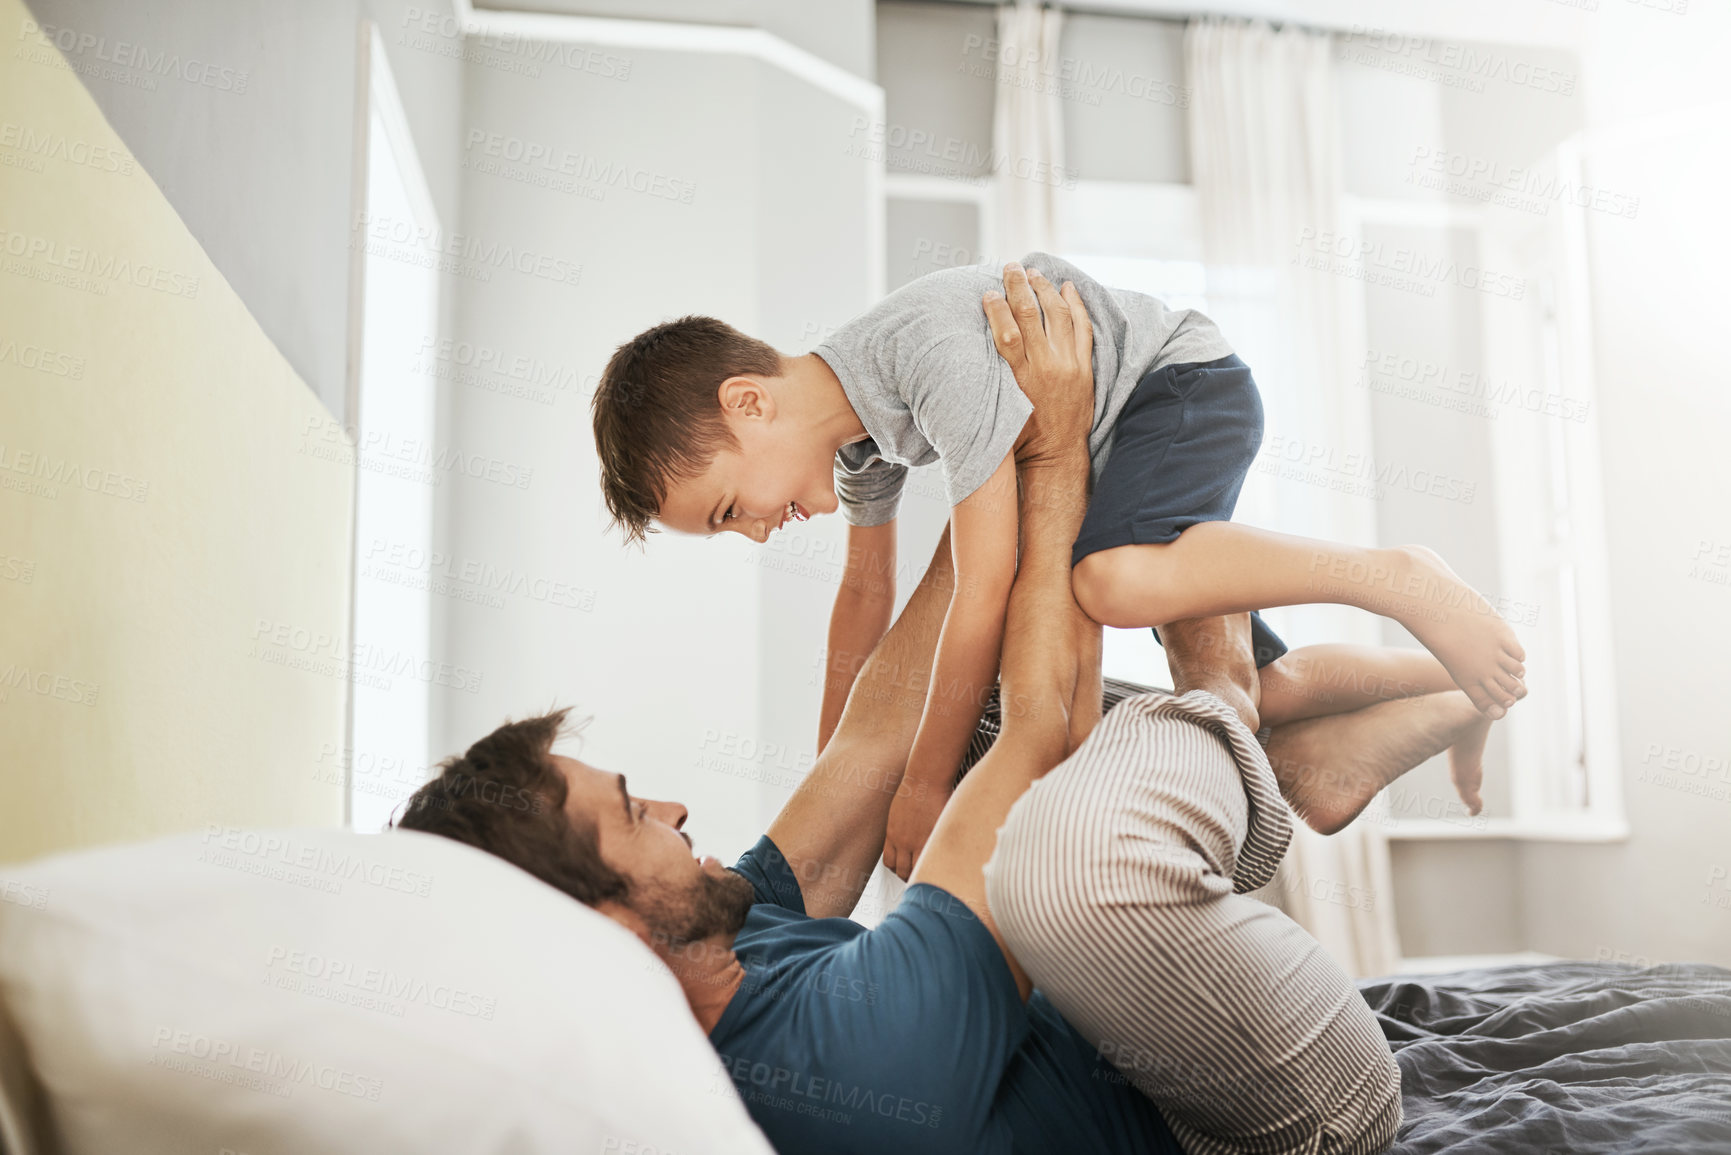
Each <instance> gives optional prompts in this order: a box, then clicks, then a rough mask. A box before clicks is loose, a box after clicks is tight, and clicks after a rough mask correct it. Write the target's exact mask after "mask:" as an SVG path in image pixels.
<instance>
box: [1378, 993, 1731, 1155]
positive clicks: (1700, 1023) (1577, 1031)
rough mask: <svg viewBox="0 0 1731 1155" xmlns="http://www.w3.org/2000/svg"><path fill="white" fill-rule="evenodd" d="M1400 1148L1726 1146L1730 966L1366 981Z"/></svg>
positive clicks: (1729, 1136) (1730, 1149) (1420, 1151)
mask: <svg viewBox="0 0 1731 1155" xmlns="http://www.w3.org/2000/svg"><path fill="white" fill-rule="evenodd" d="M1359 989H1360V990H1361V991H1362V992H1363V993H1364V997H1365V999H1366V1001H1367V1002H1369V1004H1370V1006H1371V1009H1372V1010H1374V1011H1375V1012H1376V1013H1377V1018H1378V1020H1379V1021H1380V1022H1381V1024H1382V1029H1383V1033H1384V1035H1386V1036H1387V1038H1388V1041H1389V1046H1390V1047H1391V1048H1392V1049H1393V1050H1394V1052H1395V1058H1396V1060H1397V1061H1398V1062H1399V1063H1400V1070H1401V1083H1402V1096H1403V1099H1404V1106H1405V1111H1406V1117H1405V1119H1404V1121H1403V1122H1402V1124H1401V1129H1400V1135H1399V1138H1398V1139H1397V1141H1396V1142H1395V1145H1394V1148H1393V1151H1394V1152H1395V1153H1396V1155H1433V1153H1437V1152H1447V1153H1448V1155H1488V1153H1491V1152H1496V1153H1498V1155H1504V1153H1515V1152H1519V1153H1521V1155H1527V1153H1534V1155H1537V1153H1549V1152H1569V1153H1571V1155H1593V1153H1598V1152H1605V1153H1607V1155H1608V1153H1611V1152H1617V1153H1618V1155H1622V1153H1625V1152H1632V1151H1634V1152H1724V1153H1728V1155H1731V970H1724V969H1721V968H1719V967H1712V966H1705V965H1698V964H1681V963H1678V964H1669V965H1665V966H1656V967H1648V968H1645V969H1637V968H1633V967H1627V966H1621V965H1617V964H1613V963H1590V962H1564V963H1549V964H1544V965H1535V966H1526V965H1523V966H1507V967H1492V968H1486V969H1483V970H1471V971H1457V972H1455V973H1452V974H1441V975H1415V976H1402V977H1398V978H1388V979H1373V980H1368V981H1364V982H1360V983H1359Z"/></svg>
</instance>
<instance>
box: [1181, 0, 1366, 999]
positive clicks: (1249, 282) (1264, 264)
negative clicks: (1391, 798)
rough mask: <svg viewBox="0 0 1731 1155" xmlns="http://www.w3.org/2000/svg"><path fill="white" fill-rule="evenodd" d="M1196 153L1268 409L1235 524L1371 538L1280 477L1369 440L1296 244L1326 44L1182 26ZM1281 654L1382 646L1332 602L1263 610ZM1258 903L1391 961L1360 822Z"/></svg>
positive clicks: (1349, 318) (1219, 279)
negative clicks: (1293, 455) (1304, 456)
mask: <svg viewBox="0 0 1731 1155" xmlns="http://www.w3.org/2000/svg"><path fill="white" fill-rule="evenodd" d="M1184 58H1185V67H1186V71H1187V73H1188V82H1189V85H1190V88H1191V93H1192V96H1191V103H1190V154H1191V169H1192V173H1193V180H1194V183H1195V186H1196V193H1197V200H1198V202H1199V207H1200V210H1201V217H1202V241H1203V257H1204V265H1205V268H1206V281H1207V288H1206V294H1207V300H1208V305H1209V308H1208V314H1209V316H1210V317H1212V318H1213V320H1214V321H1215V322H1216V323H1217V324H1218V325H1219V326H1220V329H1221V332H1223V333H1224V334H1225V335H1226V339H1227V341H1229V342H1230V343H1231V344H1232V346H1233V348H1234V349H1235V350H1236V351H1237V352H1238V353H1239V355H1240V356H1242V357H1243V358H1244V360H1245V361H1246V362H1247V363H1248V364H1249V365H1250V367H1251V368H1252V370H1253V371H1254V372H1255V374H1256V380H1257V383H1258V385H1259V386H1260V388H1261V391H1262V399H1263V406H1264V410H1265V412H1266V414H1267V424H1266V432H1265V435H1264V440H1263V451H1262V455H1261V456H1260V457H1259V458H1258V460H1257V464H1256V466H1255V467H1253V469H1252V471H1251V475H1250V477H1249V479H1248V480H1247V481H1246V483H1245V487H1244V494H1243V497H1242V499H1241V500H1240V502H1239V507H1238V513H1237V520H1240V521H1244V522H1248V523H1251V524H1255V525H1261V526H1265V527H1267V528H1270V529H1275V530H1279V531H1281V532H1284V533H1296V534H1303V535H1306V536H1310V537H1319V538H1327V539H1332V540H1339V541H1349V542H1355V543H1359V544H1366V545H1369V544H1374V543H1375V540H1376V521H1375V514H1374V511H1373V509H1372V508H1371V507H1370V506H1369V505H1368V504H1367V503H1365V502H1364V501H1363V500H1361V499H1358V498H1354V497H1349V496H1346V495H1344V494H1341V493H1338V492H1336V491H1334V490H1331V489H1330V488H1328V487H1326V486H1323V485H1315V484H1307V483H1305V482H1304V481H1303V480H1302V479H1299V480H1286V481H1282V480H1280V478H1279V477H1278V475H1277V474H1276V473H1271V472H1269V470H1271V469H1272V470H1278V469H1279V466H1280V462H1281V460H1282V458H1283V457H1284V456H1285V455H1286V451H1289V450H1290V449H1292V448H1293V447H1295V446H1296V447H1299V450H1300V452H1301V453H1302V452H1306V451H1310V450H1321V451H1324V452H1334V453H1347V452H1353V451H1356V450H1363V449H1368V448H1369V447H1370V444H1371V432H1370V411H1369V406H1368V403H1367V399H1366V398H1365V396H1364V395H1363V394H1361V393H1359V392H1357V391H1354V390H1350V389H1348V388H1346V383H1347V379H1348V376H1349V371H1350V369H1351V367H1352V366H1353V365H1354V364H1355V362H1356V361H1358V360H1361V359H1362V357H1361V356H1355V353H1360V352H1361V351H1362V347H1363V338H1362V331H1363V316H1364V314H1363V307H1362V304H1361V303H1360V299H1359V296H1358V293H1357V289H1356V286H1354V285H1353V283H1352V282H1350V281H1347V280H1346V279H1344V278H1341V277H1338V276H1334V275H1332V274H1330V273H1327V272H1322V271H1316V270H1312V269H1310V268H1307V267H1304V266H1303V265H1301V264H1300V263H1299V262H1298V261H1297V259H1296V258H1297V256H1298V255H1299V246H1300V244H1301V242H1302V240H1303V239H1304V238H1306V237H1311V236H1315V235H1317V234H1319V233H1324V232H1333V231H1337V230H1338V227H1339V220H1340V212H1341V176H1340V161H1339V141H1338V135H1339V133H1338V113H1337V109H1336V103H1335V95H1334V72H1333V58H1332V52H1331V45H1330V41H1329V37H1328V36H1327V35H1326V34H1315V33H1311V32H1308V31H1305V30H1303V29H1300V28H1293V27H1288V28H1284V29H1282V30H1280V31H1278V32H1277V31H1275V30H1274V29H1273V28H1271V27H1270V26H1269V25H1268V24H1267V23H1265V22H1262V21H1256V22H1251V23H1245V22H1236V21H1219V20H1213V19H1209V20H1200V21H1194V22H1192V23H1191V24H1190V25H1189V27H1188V28H1187V29H1186V31H1185V37H1184ZM1267 616H1268V618H1269V619H1270V623H1271V624H1272V625H1274V627H1275V628H1276V629H1277V630H1279V631H1280V632H1281V633H1282V635H1283V636H1284V637H1285V638H1286V640H1287V642H1288V644H1289V645H1292V646H1293V647H1294V648H1296V647H1297V646H1299V645H1304V644H1308V643H1317V642H1355V643H1360V644H1370V645H1375V644H1377V643H1378V642H1379V641H1380V638H1379V632H1378V626H1377V623H1376V620H1375V619H1374V618H1373V617H1372V616H1371V615H1369V614H1366V613H1363V612H1361V611H1358V610H1354V609H1349V608H1345V607H1339V606H1301V607H1292V608H1290V609H1286V610H1276V611H1271V612H1270V613H1268V615H1267ZM1262 897H1264V898H1266V899H1268V900H1269V901H1271V902H1273V903H1274V904H1275V905H1277V906H1279V907H1280V908H1281V909H1282V910H1285V911H1286V913H1287V914H1289V915H1290V916H1291V917H1292V918H1293V919H1294V920H1295V921H1296V922H1298V923H1299V924H1300V925H1301V926H1303V927H1304V928H1305V929H1306V930H1308V931H1309V932H1310V933H1311V934H1313V935H1314V936H1316V938H1317V939H1318V940H1319V941H1320V942H1321V943H1322V944H1323V946H1324V947H1326V948H1327V949H1328V951H1329V953H1331V954H1332V955H1334V956H1335V958H1336V959H1337V960H1338V961H1339V962H1340V963H1341V965H1342V966H1344V967H1345V968H1346V969H1347V970H1348V972H1350V973H1352V974H1355V975H1369V974H1381V973H1385V972H1387V971H1389V970H1392V969H1393V968H1394V966H1395V964H1396V963H1397V962H1398V960H1399V955H1400V950H1399V944H1398V942H1397V940H1396V937H1395V930H1394V915H1393V910H1392V907H1391V903H1392V897H1393V896H1392V893H1391V884H1390V875H1389V869H1388V849H1387V843H1386V840H1385V838H1384V837H1383V835H1382V833H1381V831H1380V830H1378V829H1377V828H1376V826H1375V825H1374V824H1373V823H1370V822H1365V821H1360V822H1358V823H1356V824H1354V825H1353V826H1351V827H1349V828H1348V829H1347V830H1345V831H1343V832H1342V833H1341V834H1338V835H1336V836H1334V837H1332V838H1323V837H1321V836H1319V835H1316V834H1314V833H1313V832H1312V831H1310V830H1309V829H1308V828H1307V827H1304V826H1303V825H1302V824H1300V825H1299V826H1298V830H1297V833H1296V834H1295V835H1294V838H1293V843H1292V849H1291V851H1290V852H1289V853H1288V855H1287V858H1286V861H1285V862H1284V863H1282V865H1281V869H1280V874H1279V875H1278V876H1277V877H1276V879H1275V882H1274V883H1273V884H1272V885H1271V886H1270V887H1269V888H1268V889H1267V890H1266V891H1265V892H1263V895H1262Z"/></svg>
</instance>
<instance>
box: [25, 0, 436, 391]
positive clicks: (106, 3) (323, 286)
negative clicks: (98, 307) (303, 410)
mask: <svg viewBox="0 0 1731 1155" xmlns="http://www.w3.org/2000/svg"><path fill="white" fill-rule="evenodd" d="M451 11H452V9H451V4H450V0H414V3H409V2H408V0H186V2H177V3H173V4H148V5H146V4H138V3H133V2H131V0H31V3H30V12H31V15H32V16H33V17H34V18H35V20H36V21H38V22H39V23H41V24H43V25H48V26H51V27H53V28H56V29H64V30H68V31H70V32H72V33H74V34H76V36H79V37H89V38H90V40H89V42H88V43H86V44H85V46H84V47H82V48H80V49H77V50H75V51H74V52H72V53H70V54H69V55H70V58H71V60H72V61H73V62H74V64H75V65H77V66H78V67H79V68H80V74H79V78H80V80H81V81H82V83H83V84H84V85H85V87H86V88H87V89H88V90H89V91H90V93H91V94H92V96H94V97H95V99H96V102H97V104H98V106H99V107H101V109H102V111H103V114H104V115H105V116H106V117H107V118H108V120H109V123H111V124H112V125H113V126H114V128H115V130H116V131H117V132H118V133H119V134H120V138H121V139H122V140H124V141H125V142H126V144H127V146H128V147H129V148H130V149H131V150H132V152H133V154H134V155H135V156H137V158H138V160H139V163H140V164H141V165H143V167H144V169H145V171H146V172H148V173H150V175H151V177H152V179H154V180H155V181H156V183H157V185H158V186H159V187H160V188H161V189H162V191H163V193H164V194H165V195H166V196H167V197H168V200H169V203H170V204H172V205H173V206H174V208H175V211H176V212H177V213H179V214H180V216H181V219H182V220H184V221H185V222H186V224H187V227H188V228H189V229H190V230H191V231H192V235H193V236H194V237H196V238H197V239H198V242H199V244H200V245H202V246H203V247H204V250H205V252H207V253H209V254H210V258H211V260H212V261H213V262H215V264H216V267H217V268H218V269H220V270H222V273H223V276H224V277H226V278H227V279H228V281H229V283H230V284H232V285H233V286H234V288H235V291H236V292H237V293H239V294H240V297H241V299H242V300H243V301H245V302H246V305H247V308H248V310H249V311H250V312H251V313H252V314H253V316H255V317H257V318H258V320H259V324H260V325H261V326H262V327H263V328H264V331H265V333H266V334H267V335H268V336H269V337H270V339H271V340H272V341H273V342H275V344H276V346H277V348H279V349H281V350H282V352H283V355H284V356H285V357H287V358H288V361H289V364H290V365H292V366H293V367H294V369H295V371H296V373H298V374H299V375H300V377H301V379H302V380H304V381H306V382H307V384H308V385H310V386H311V387H312V389H313V391H314V392H315V393H317V394H318V396H319V398H320V400H322V401H323V402H324V404H325V408H326V409H327V410H328V411H329V412H331V413H332V414H333V415H335V416H336V417H338V418H339V419H341V418H342V417H343V415H344V412H345V407H344V388H345V365H346V359H347V357H348V328H347V326H348V283H349V281H348V278H349V238H350V224H351V222H350V220H349V212H350V203H349V201H350V172H351V168H352V148H353V130H354V110H355V83H354V77H355V46H356V44H357V43H358V39H357V36H356V25H357V23H358V22H359V21H360V20H361V19H362V18H363V17H370V18H371V19H373V20H375V21H377V22H378V24H379V27H380V31H381V33H382V34H383V38H384V41H385V51H386V54H387V55H388V56H389V57H390V60H391V70H392V72H393V73H394V74H395V76H396V78H397V82H398V84H399V86H400V88H401V90H402V98H403V105H404V108H405V110H406V111H407V113H408V117H409V124H410V128H411V130H412V131H413V133H414V137H415V144H416V147H417V149H418V150H419V151H420V153H421V164H422V167H423V169H424V170H425V171H426V173H427V180H428V184H429V185H430V186H431V189H432V193H433V199H434V202H435V204H436V206H437V208H438V211H439V216H440V219H442V220H447V221H454V220H456V219H457V203H456V193H457V168H456V150H457V148H458V146H459V144H460V141H459V140H458V139H457V137H456V134H455V131H454V126H455V124H456V123H457V121H458V119H459V116H460V107H461V106H460V100H461V79H462V73H461V69H460V67H459V65H458V64H457V62H456V60H455V59H454V56H455V54H456V52H457V51H459V50H460V46H461V40H460V39H458V38H455V37H453V36H451V35H442V34H436V33H435V34H427V33H425V32H423V31H417V29H419V28H421V27H422V26H423V25H424V23H425V21H426V20H427V19H429V18H430V19H431V21H432V22H433V25H434V26H435V27H438V19H439V18H440V17H441V16H444V17H447V18H448V17H449V14H450V12H451ZM412 12H413V13H425V14H426V17H419V16H417V17H416V18H415V19H414V20H411V19H410V14H411V13H412ZM14 33H15V29H11V28H8V29H5V30H3V31H0V36H3V37H4V40H5V42H6V44H7V46H8V47H7V51H8V52H10V51H12V50H13V48H14V47H16V46H17V44H18V43H19V40H18V39H17V38H16V37H15V35H14ZM98 41H100V43H98ZM74 43H75V44H76V43H79V42H78V41H76V40H75V41H74ZM123 45H131V46H133V48H134V49H142V50H143V51H144V52H145V53H146V54H147V56H148V57H151V58H160V57H162V56H164V55H175V54H178V57H179V58H180V59H182V60H184V61H190V60H197V61H199V62H200V63H201V64H205V65H209V66H210V68H211V69H212V70H213V71H212V72H210V74H209V76H208V78H207V77H206V76H204V75H203V74H198V75H197V78H196V82H191V81H188V80H187V79H186V77H185V75H176V74H174V73H172V72H170V73H168V74H167V75H163V74H162V73H161V71H160V70H159V69H157V70H153V69H150V68H147V67H139V66H137V65H136V64H132V65H130V66H129V65H128V64H127V63H126V62H125V61H120V62H118V63H117V60H118V57H117V56H116V53H117V52H127V51H128V50H127V49H126V48H124V47H121V46H123ZM136 59H137V58H136V57H134V56H130V55H129V56H128V57H127V60H131V61H136ZM207 79H208V83H207V82H206V80H207Z"/></svg>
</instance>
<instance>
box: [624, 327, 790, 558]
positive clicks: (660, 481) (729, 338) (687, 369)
mask: <svg viewBox="0 0 1731 1155" xmlns="http://www.w3.org/2000/svg"><path fill="white" fill-rule="evenodd" d="M742 374H751V375H753V376H757V377H779V376H781V354H780V353H777V352H776V351H775V349H774V348H773V347H771V346H769V345H767V344H765V343H764V342H762V341H759V340H757V339H756V338H755V337H748V336H746V335H745V334H744V333H741V332H740V331H739V330H738V329H735V328H734V327H733V326H732V325H729V324H727V323H726V322H724V321H717V320H716V319H715V318H714V317H696V316H693V317H681V318H679V320H677V321H668V322H666V323H665V324H661V325H657V326H655V327H654V328H653V329H645V330H644V331H643V332H641V333H639V334H637V336H635V337H633V338H631V340H629V341H627V342H625V344H623V345H621V346H619V348H618V350H617V351H615V352H614V354H613V358H612V360H610V361H608V362H607V368H606V369H605V370H604V371H603V372H602V374H601V383H600V384H599V385H597V386H596V387H595V399H594V401H593V402H592V403H591V409H592V411H593V413H594V417H595V451H596V453H597V455H598V456H599V457H600V458H601V496H602V497H603V499H605V500H606V502H607V512H608V513H610V514H612V516H613V524H614V525H616V526H619V527H621V528H623V529H624V531H625V540H626V541H627V542H640V541H643V540H644V538H645V537H646V536H647V535H648V534H650V533H653V532H654V527H653V525H651V522H652V521H653V520H654V518H655V517H656V516H657V515H658V514H659V513H660V512H661V503H662V502H664V501H666V500H667V489H668V486H669V485H670V484H672V483H673V482H675V481H683V480H685V479H687V478H691V477H696V476H697V475H698V474H699V473H702V472H703V471H704V470H705V469H707V468H708V467H709V463H710V462H712V461H714V460H715V454H716V451H717V450H719V449H721V448H722V447H724V446H725V447H726V448H728V449H735V450H736V449H738V448H739V442H738V441H737V440H735V438H734V436H733V434H732V433H731V432H730V431H729V430H728V428H727V425H726V423H725V422H724V421H723V420H722V415H721V404H720V402H719V401H718V400H717V398H716V392H717V391H718V390H719V389H720V388H721V383H722V382H723V381H725V380H727V379H728V378H729V377H738V376H740V375H742Z"/></svg>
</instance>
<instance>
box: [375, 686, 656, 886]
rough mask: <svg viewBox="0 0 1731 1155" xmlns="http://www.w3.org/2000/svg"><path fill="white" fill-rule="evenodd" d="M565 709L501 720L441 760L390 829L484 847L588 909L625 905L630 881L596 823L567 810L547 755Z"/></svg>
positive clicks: (560, 777)
mask: <svg viewBox="0 0 1731 1155" xmlns="http://www.w3.org/2000/svg"><path fill="white" fill-rule="evenodd" d="M569 712H570V711H569V709H564V710H554V711H553V712H551V713H548V714H542V715H540V716H539V717H535V718H525V719H523V720H522V721H520V722H507V723H505V724H504V725H503V726H500V727H499V728H498V729H497V730H494V731H493V732H492V733H491V734H488V735H487V736H486V737H485V738H482V739H481V740H480V741H479V742H476V743H475V744H474V745H473V746H470V747H469V749H468V750H467V751H466V752H465V753H464V754H463V756H462V757H460V758H447V759H445V761H443V762H441V763H439V776H438V777H437V778H434V779H433V780H432V781H430V782H428V783H426V784H425V785H423V786H422V787H421V788H420V789H419V790H416V791H415V793H414V794H413V795H411V796H410V798H409V800H408V802H407V803H405V804H404V810H403V815H402V817H401V818H399V819H397V820H396V822H395V823H393V825H395V826H396V827H397V828H398V829H401V830H421V831H425V832H426V833H428V834H439V835H443V836H444V837H446V838H449V839H451V840H452V841H455V842H462V843H465V844H467V845H469V846H473V847H476V848H478V849H480V850H485V851H486V852H487V853H489V854H493V855H496V856H498V857H499V858H503V859H504V860H505V861H506V862H509V863H511V864H512V865H513V866H517V867H520V868H521V869H523V870H526V871H528V872H529V873H530V874H532V875H534V876H535V877H536V878H539V879H540V880H541V881H542V882H545V883H546V884H547V885H549V886H553V887H557V888H558V889H559V890H562V891H564V892H565V893H566V894H568V895H570V896H571V897H572V898H574V899H576V900H577V901H578V902H581V903H583V904H585V905H587V906H597V905H599V904H600V903H603V902H621V903H623V902H624V901H625V900H626V898H627V896H628V894H629V891H630V886H629V883H628V880H627V879H626V877H625V876H624V875H622V874H620V873H619V872H618V871H616V870H614V869H613V868H612V867H610V866H608V865H607V863H606V862H605V861H604V860H603V859H602V857H601V844H600V838H599V835H598V834H597V832H596V829H595V827H594V825H593V824H592V823H583V822H575V821H573V820H572V819H571V817H570V816H569V815H567V814H566V813H565V799H566V797H567V795H568V794H569V793H570V785H569V783H567V782H566V780H565V775H564V774H562V773H561V772H560V770H559V768H558V767H557V766H555V765H554V764H553V761H552V757H551V755H552V751H553V743H554V742H555V741H556V740H557V739H558V737H559V735H560V733H561V732H562V731H563V730H564V729H565V716H566V714H568V713H569Z"/></svg>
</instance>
